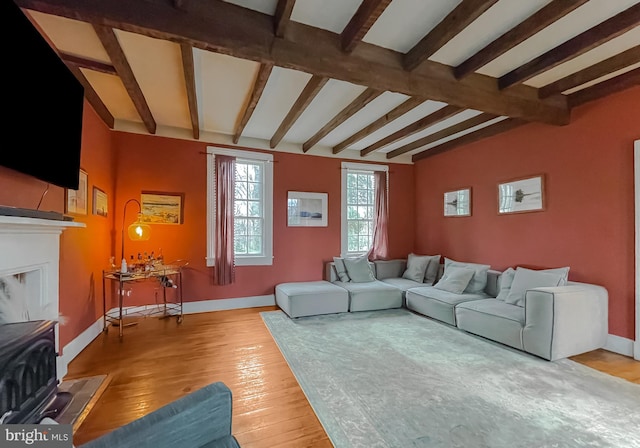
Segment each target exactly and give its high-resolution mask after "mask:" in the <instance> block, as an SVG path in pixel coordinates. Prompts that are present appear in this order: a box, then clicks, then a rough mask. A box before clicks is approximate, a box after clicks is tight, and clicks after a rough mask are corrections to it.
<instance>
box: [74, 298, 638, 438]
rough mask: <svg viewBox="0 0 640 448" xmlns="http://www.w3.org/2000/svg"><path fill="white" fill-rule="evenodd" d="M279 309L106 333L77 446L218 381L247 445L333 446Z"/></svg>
mask: <svg viewBox="0 0 640 448" xmlns="http://www.w3.org/2000/svg"><path fill="white" fill-rule="evenodd" d="M275 309H277V308H276V307H263V308H250V309H243V310H231V311H217V312H211V313H201V314H190V315H187V316H185V318H184V321H183V322H182V323H181V324H178V323H177V322H176V319H175V318H171V319H158V318H146V319H141V320H139V324H138V325H136V326H132V327H127V328H126V329H125V334H124V337H123V338H122V340H121V339H120V338H119V337H118V332H117V331H115V330H114V329H112V330H110V331H109V332H108V333H102V334H101V335H100V336H98V337H97V338H96V339H95V340H94V341H93V342H92V343H91V344H90V345H89V346H88V347H87V348H86V349H85V350H84V351H83V352H82V353H80V355H79V356H78V357H77V358H76V359H74V360H73V361H72V362H71V364H70V365H69V373H68V375H67V377H65V379H71V378H79V377H85V376H92V375H99V374H110V375H111V377H112V379H111V383H110V384H109V386H108V387H107V389H106V390H105V392H104V393H103V394H102V396H101V398H100V400H99V401H98V402H97V403H96V404H95V406H94V408H93V410H92V411H91V412H90V413H89V415H88V416H87V417H86V418H85V420H84V422H83V424H82V425H81V426H80V428H79V429H78V431H77V432H76V433H75V434H74V443H75V445H80V444H82V443H85V442H88V441H89V440H92V439H94V438H96V437H98V436H100V435H101V434H104V433H106V432H109V431H111V430H113V429H115V428H117V427H119V426H122V425H124V424H126V423H129V422H130V421H132V420H135V419H137V418H139V417H141V416H143V415H146V414H148V413H149V412H151V411H153V410H155V409H157V408H159V407H161V406H163V405H165V404H167V403H169V402H171V401H173V400H175V399H177V398H179V397H181V396H183V395H185V394H187V393H189V392H191V391H193V390H196V389H198V388H200V387H202V386H205V385H206V384H209V383H211V382H214V381H222V382H224V383H225V384H226V385H227V386H229V388H230V389H231V391H232V393H233V429H232V431H233V434H234V435H235V436H236V438H237V439H238V442H239V443H240V445H241V446H242V447H243V448H275V447H295V448H304V447H319V448H323V447H331V446H332V444H331V442H330V441H329V439H328V437H327V435H326V433H325V432H324V429H323V428H322V425H321V424H320V422H319V420H318V418H317V417H316V415H315V413H314V412H313V410H312V408H311V406H310V405H309V403H308V401H307V399H306V397H305V395H304V393H303V392H302V390H301V389H300V387H299V386H298V383H297V381H296V379H295V377H294V375H293V373H292V372H291V370H290V369H289V367H288V365H287V363H286V361H285V359H284V358H283V356H282V354H281V353H280V350H279V349H278V346H277V345H276V343H275V342H274V341H273V339H272V338H271V335H270V333H269V331H268V330H267V328H266V327H265V326H264V324H263V322H262V318H261V317H260V314H259V313H260V312H261V311H269V310H275ZM572 359H574V360H575V361H577V362H580V363H583V364H585V365H588V366H590V367H593V368H595V369H598V370H601V371H603V372H606V373H609V374H612V375H616V376H620V377H622V378H625V379H627V380H629V381H633V382H636V383H640V362H638V361H634V360H633V359H631V358H627V357H624V356H621V355H616V354H614V353H610V352H607V351H605V350H596V351H594V352H590V353H587V354H584V355H580V356H577V357H574V358H572Z"/></svg>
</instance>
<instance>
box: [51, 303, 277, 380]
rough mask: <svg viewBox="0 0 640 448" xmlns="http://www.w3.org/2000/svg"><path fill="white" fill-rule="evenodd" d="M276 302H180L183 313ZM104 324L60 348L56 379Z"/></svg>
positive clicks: (134, 309)
mask: <svg viewBox="0 0 640 448" xmlns="http://www.w3.org/2000/svg"><path fill="white" fill-rule="evenodd" d="M275 304H276V299H275V295H273V294H269V295H266V296H253V297H239V298H237V299H218V300H201V301H198V302H184V303H183V304H182V313H183V314H194V313H206V312H209V311H222V310H235V309H241V308H256V307H261V306H271V305H275ZM151 308H157V305H143V306H133V307H126V308H124V309H123V311H126V313H125V314H130V313H133V312H144V311H148V310H150V309H151ZM116 312H117V308H113V309H112V310H110V311H109V313H112V314H113V313H116ZM103 325H104V323H103V319H102V317H100V318H99V319H98V320H96V321H95V322H94V323H93V324H91V325H90V326H89V328H87V329H86V330H84V331H83V332H82V333H80V334H79V335H78V336H77V337H76V338H75V339H73V340H72V341H71V342H69V343H68V344H67V345H65V346H64V348H63V349H62V356H58V358H57V369H58V379H62V378H63V377H64V376H65V375H66V374H67V366H68V365H69V363H70V362H71V361H73V360H74V358H75V357H76V356H78V355H79V354H80V352H81V351H82V350H84V349H85V348H86V347H87V345H89V344H90V343H91V342H92V341H93V340H94V339H95V338H97V337H98V335H100V333H101V332H102V326H103Z"/></svg>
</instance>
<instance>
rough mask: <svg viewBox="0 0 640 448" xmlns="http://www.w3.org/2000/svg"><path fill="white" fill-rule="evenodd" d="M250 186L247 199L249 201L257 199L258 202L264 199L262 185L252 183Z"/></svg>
mask: <svg viewBox="0 0 640 448" xmlns="http://www.w3.org/2000/svg"><path fill="white" fill-rule="evenodd" d="M248 185H249V191H248V196H247V197H248V198H249V199H256V200H260V199H262V188H260V184H257V183H253V182H252V183H250V184H248Z"/></svg>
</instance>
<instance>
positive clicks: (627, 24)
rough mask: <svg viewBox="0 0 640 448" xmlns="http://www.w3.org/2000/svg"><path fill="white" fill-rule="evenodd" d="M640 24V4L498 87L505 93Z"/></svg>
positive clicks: (515, 73) (501, 81) (549, 53)
mask: <svg viewBox="0 0 640 448" xmlns="http://www.w3.org/2000/svg"><path fill="white" fill-rule="evenodd" d="M638 24H640V3H638V4H636V5H634V6H631V7H630V8H627V9H626V10H624V11H622V12H621V13H618V14H616V15H615V16H613V17H611V18H610V19H607V20H605V21H604V22H601V23H600V24H598V25H596V26H594V27H592V28H590V29H588V30H587V31H585V32H583V33H580V34H578V35H577V36H575V37H573V38H571V39H569V40H568V41H566V42H564V43H563V44H560V45H558V46H557V47H555V48H552V49H551V50H549V51H547V52H546V53H544V54H542V55H540V56H538V57H537V58H534V59H532V60H531V61H529V62H527V63H526V64H524V65H521V66H520V67H518V68H516V69H514V70H512V71H510V72H509V73H507V74H505V75H503V76H501V77H500V78H499V79H498V87H499V88H500V89H506V88H507V87H510V86H512V85H514V84H518V83H521V82H524V81H526V80H528V79H531V78H533V77H534V76H536V75H538V74H540V73H542V72H544V71H547V70H550V69H552V68H553V67H555V66H557V65H559V64H562V63H563V62H565V61H568V60H569V59H573V58H575V57H576V56H579V55H581V54H583V53H585V52H587V51H589V50H591V49H592V48H595V47H597V46H599V45H602V44H603V43H605V42H607V41H609V40H611V39H613V38H615V37H618V36H620V35H621V34H623V33H625V32H627V31H629V30H630V29H631V28H634V27H636V26H638Z"/></svg>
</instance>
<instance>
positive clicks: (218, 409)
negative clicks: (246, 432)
mask: <svg viewBox="0 0 640 448" xmlns="http://www.w3.org/2000/svg"><path fill="white" fill-rule="evenodd" d="M231 409H232V399H231V390H229V388H228V387H227V386H226V385H225V384H224V383H221V382H218V383H213V384H209V385H208V386H205V387H203V388H202V389H199V390H197V391H195V392H192V393H190V394H189V395H186V396H184V397H182V398H180V399H178V400H176V401H174V402H172V403H169V404H168V405H166V406H163V407H162V408H160V409H158V410H156V411H154V412H152V413H150V414H147V415H145V416H144V417H141V418H139V419H138V420H135V421H133V422H131V423H129V424H127V425H125V426H122V427H120V428H118V429H116V430H114V431H112V432H110V433H108V434H105V435H103V436H101V437H99V438H97V439H95V440H92V441H91V442H88V443H86V444H84V445H81V446H80V447H79V448H116V447H117V448H144V447H153V448H178V447H179V448H205V447H206V448H213V447H223V448H239V447H240V445H239V444H238V441H237V440H236V438H235V437H234V436H233V435H232V434H231Z"/></svg>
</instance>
